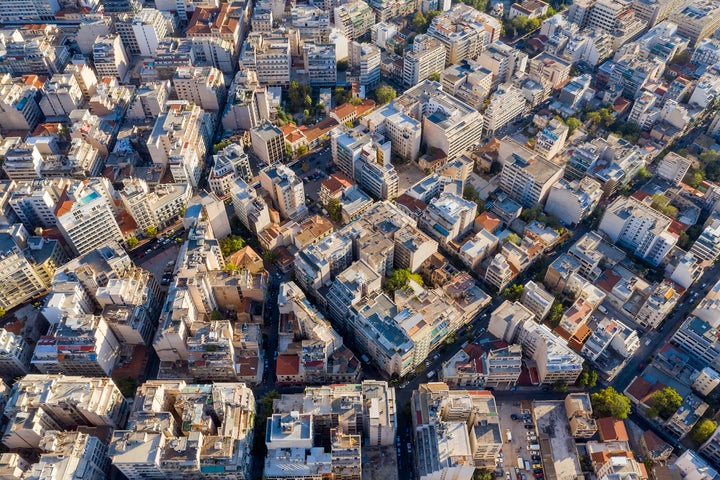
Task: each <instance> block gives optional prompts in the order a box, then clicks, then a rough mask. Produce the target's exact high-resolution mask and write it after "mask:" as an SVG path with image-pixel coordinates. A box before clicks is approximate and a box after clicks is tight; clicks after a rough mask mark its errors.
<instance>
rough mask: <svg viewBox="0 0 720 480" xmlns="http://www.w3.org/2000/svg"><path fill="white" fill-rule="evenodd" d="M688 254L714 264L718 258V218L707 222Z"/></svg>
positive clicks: (719, 254)
mask: <svg viewBox="0 0 720 480" xmlns="http://www.w3.org/2000/svg"><path fill="white" fill-rule="evenodd" d="M689 253H690V254H691V255H693V256H694V257H695V258H697V259H699V260H702V261H706V262H709V263H715V260H717V259H718V257H719V256H720V218H714V219H712V220H710V221H708V224H707V226H706V227H705V229H704V230H703V232H702V233H701V234H700V236H699V237H698V238H697V240H695V243H693V244H692V247H690V252H689Z"/></svg>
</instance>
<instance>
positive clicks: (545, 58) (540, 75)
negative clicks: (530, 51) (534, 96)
mask: <svg viewBox="0 0 720 480" xmlns="http://www.w3.org/2000/svg"><path fill="white" fill-rule="evenodd" d="M570 67H571V64H570V63H569V62H566V61H565V60H563V59H561V58H559V57H556V56H554V55H550V54H549V53H547V52H543V53H541V54H539V55H538V56H536V57H533V58H532V59H530V68H529V70H528V75H529V76H530V78H531V79H532V80H535V81H536V82H538V83H540V85H542V87H543V90H544V94H545V96H546V97H547V96H548V95H550V93H551V91H552V90H559V89H560V88H562V87H563V86H564V85H565V83H567V81H568V80H569V79H570Z"/></svg>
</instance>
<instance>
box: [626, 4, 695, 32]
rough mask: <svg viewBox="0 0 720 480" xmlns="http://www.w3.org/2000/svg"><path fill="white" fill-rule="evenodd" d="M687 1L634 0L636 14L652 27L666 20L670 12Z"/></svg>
mask: <svg viewBox="0 0 720 480" xmlns="http://www.w3.org/2000/svg"><path fill="white" fill-rule="evenodd" d="M684 3H685V2H684V1H683V0H633V2H632V9H633V10H634V11H635V16H636V17H637V18H639V19H640V20H643V21H644V22H646V23H647V24H648V27H650V28H652V27H654V26H655V25H657V24H658V23H660V22H662V21H663V20H666V19H667V18H668V17H669V16H670V13H671V12H672V11H673V10H675V9H676V8H677V7H680V6H681V5H683V4H684Z"/></svg>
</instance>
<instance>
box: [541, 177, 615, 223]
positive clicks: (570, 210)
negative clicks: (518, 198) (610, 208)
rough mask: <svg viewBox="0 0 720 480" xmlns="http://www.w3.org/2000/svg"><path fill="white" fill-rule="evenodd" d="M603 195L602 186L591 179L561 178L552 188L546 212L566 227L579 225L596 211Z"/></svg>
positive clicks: (546, 204)
mask: <svg viewBox="0 0 720 480" xmlns="http://www.w3.org/2000/svg"><path fill="white" fill-rule="evenodd" d="M602 195H603V190H602V185H600V182H598V181H597V180H594V179H592V178H590V177H583V178H581V179H580V180H571V181H568V180H566V179H564V178H561V179H560V180H559V181H558V182H557V183H555V184H553V186H552V187H550V193H549V194H548V197H547V202H546V203H545V211H546V212H547V213H549V214H551V215H555V216H556V217H557V218H558V219H559V220H560V221H561V222H562V223H563V224H565V225H577V224H578V223H580V222H581V221H582V220H583V219H584V218H585V217H587V216H588V215H590V214H591V213H592V212H593V211H594V210H595V207H597V205H598V204H599V203H600V199H601V198H602Z"/></svg>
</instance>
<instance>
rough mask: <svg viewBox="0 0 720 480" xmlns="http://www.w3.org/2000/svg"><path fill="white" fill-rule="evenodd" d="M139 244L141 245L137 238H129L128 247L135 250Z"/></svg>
mask: <svg viewBox="0 0 720 480" xmlns="http://www.w3.org/2000/svg"><path fill="white" fill-rule="evenodd" d="M138 243H140V241H139V240H138V239H137V238H135V237H130V238H128V241H127V244H128V247H130V248H135V247H137V244H138Z"/></svg>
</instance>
